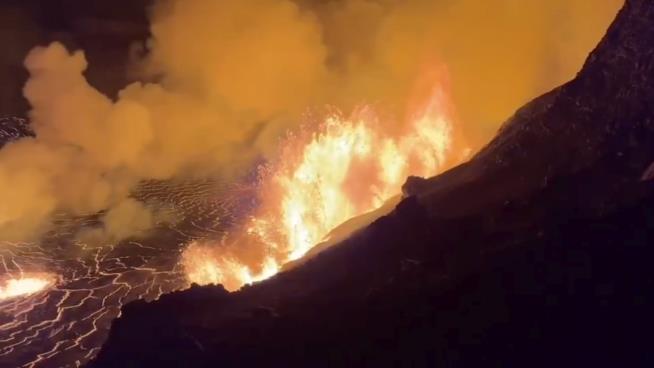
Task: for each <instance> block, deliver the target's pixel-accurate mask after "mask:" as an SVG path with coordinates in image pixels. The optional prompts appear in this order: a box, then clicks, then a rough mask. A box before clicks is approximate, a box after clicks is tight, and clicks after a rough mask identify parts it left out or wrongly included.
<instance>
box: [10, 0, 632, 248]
mask: <svg viewBox="0 0 654 368" xmlns="http://www.w3.org/2000/svg"><path fill="white" fill-rule="evenodd" d="M621 3H622V1H621V0H603V1H601V4H598V2H596V1H588V0H574V1H570V0H539V1H521V0H498V1H493V2H479V1H476V0H461V1H445V0H442V1H432V0H409V1H399V0H343V1H328V2H316V1H309V0H297V1H290V0H249V1H213V0H167V1H160V2H158V3H157V4H156V6H155V7H154V8H153V10H152V16H151V19H152V23H151V31H152V39H151V40H150V41H149V48H148V55H147V56H146V57H145V58H144V59H143V60H140V61H139V62H138V65H135V68H136V69H138V70H140V71H141V73H142V77H143V81H148V82H147V83H146V82H142V83H134V84H132V85H129V86H127V87H126V88H125V89H124V90H123V91H121V93H120V94H119V96H118V98H117V100H115V101H112V100H111V99H110V98H108V97H106V96H105V95H103V94H102V93H101V92H99V91H98V90H96V89H95V88H93V86H91V85H89V84H88V83H87V81H86V79H85V78H84V75H83V73H84V70H85V68H86V67H87V62H86V60H85V57H84V54H83V53H82V52H80V51H76V52H72V53H71V52H69V51H68V50H66V49H65V48H64V47H63V46H62V45H61V44H58V43H54V44H51V45H50V46H48V47H37V48H35V49H33V50H32V51H31V52H30V53H29V55H28V56H27V58H26V60H25V66H26V67H27V69H28V71H29V72H30V75H31V77H30V79H29V81H28V83H27V84H26V86H25V88H24V94H25V97H26V98H27V99H28V101H29V102H30V104H31V106H32V110H31V113H30V118H31V121H32V125H33V127H34V130H35V132H36V138H25V139H21V140H19V141H17V142H14V143H11V144H9V145H7V146H5V147H4V148H3V149H2V150H0V239H27V238H34V237H38V236H39V235H40V234H42V233H43V231H46V230H47V229H48V228H49V226H50V221H51V220H50V218H51V215H52V214H53V213H54V212H55V211H64V212H68V213H71V214H74V215H83V214H93V213H99V212H100V211H105V212H103V213H104V214H103V216H102V219H103V223H104V227H103V228H102V229H101V231H100V234H91V235H94V236H97V235H99V236H103V237H109V238H112V239H120V238H124V237H128V236H132V235H135V234H138V233H140V232H143V231H145V230H147V229H148V228H149V227H151V226H152V224H153V223H155V222H156V221H155V220H156V218H157V213H156V211H153V209H151V208H148V207H147V206H146V205H145V204H143V203H140V202H138V201H136V200H134V199H131V198H130V192H131V191H132V190H133V189H134V187H135V186H136V185H137V184H138V183H139V182H140V181H142V180H144V179H170V178H174V177H180V176H185V175H213V174H216V173H217V172H219V173H221V174H222V175H235V174H236V173H238V172H239V170H241V169H242V168H244V167H247V165H248V163H250V162H251V160H252V158H254V157H256V156H257V155H261V154H264V155H266V154H270V153H271V152H274V148H275V145H276V142H277V138H278V137H279V135H280V134H281V133H282V132H284V131H285V130H287V129H289V128H292V127H293V126H295V125H297V122H298V121H299V118H298V116H299V114H301V113H302V111H303V110H304V109H306V108H307V107H311V106H319V105H323V104H334V105H336V106H340V107H342V108H345V109H348V108H351V107H353V106H354V105H355V104H357V103H360V102H362V101H373V102H379V103H383V104H384V106H388V109H389V110H393V111H394V112H395V113H398V114H401V113H402V107H403V106H405V105H406V100H407V99H408V98H410V95H411V93H412V91H413V90H414V89H415V86H416V83H419V82H420V77H421V75H422V74H423V73H425V71H426V70H428V68H429V67H430V66H432V65H434V64H441V63H444V64H445V65H447V68H448V70H449V72H450V76H451V81H452V85H453V95H454V100H455V102H456V103H457V107H458V110H459V113H460V117H461V119H462V121H463V122H464V123H465V126H464V129H465V131H466V133H467V135H468V136H469V138H472V140H473V141H474V142H483V141H484V140H486V139H487V138H488V137H489V136H490V135H491V134H492V133H493V132H494V130H495V129H496V128H497V126H498V124H499V123H500V122H501V121H502V120H503V119H504V118H506V117H507V116H508V114H510V113H511V111H512V110H513V109H515V108H516V107H517V106H519V105H520V104H521V103H524V102H525V101H526V100H527V99H528V98H530V97H532V96H534V95H537V94H538V93H541V92H544V91H545V90H547V89H549V88H552V87H554V86H555V85H557V84H559V83H561V82H563V81H565V80H566V79H568V78H570V77H571V76H572V74H573V73H574V72H575V71H576V70H577V69H578V68H579V66H580V65H581V63H582V61H583V59H584V58H585V56H586V55H587V53H588V52H589V51H590V49H591V47H592V46H593V45H594V44H595V43H596V42H597V41H598V40H599V37H600V36H601V35H602V34H603V32H604V31H605V29H606V27H607V26H608V23H609V21H610V20H611V19H612V17H613V16H614V15H615V13H616V11H617V9H618V7H619V6H620V4H621ZM388 128H389V129H392V127H388ZM85 235H89V234H85Z"/></svg>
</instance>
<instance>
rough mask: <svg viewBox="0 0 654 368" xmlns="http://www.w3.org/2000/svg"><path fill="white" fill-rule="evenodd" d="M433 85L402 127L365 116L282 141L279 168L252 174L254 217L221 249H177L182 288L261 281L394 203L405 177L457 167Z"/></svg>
mask: <svg viewBox="0 0 654 368" xmlns="http://www.w3.org/2000/svg"><path fill="white" fill-rule="evenodd" d="M441 75H442V73H432V75H430V76H429V77H428V78H425V80H423V83H422V84H423V86H422V88H418V89H417V90H418V91H421V92H422V93H417V94H416V98H414V99H412V104H411V105H410V106H409V108H408V109H407V111H408V114H407V116H406V118H405V119H404V121H399V122H395V121H391V122H388V121H382V119H381V118H380V115H379V114H378V113H377V112H376V111H375V109H374V108H373V107H372V106H363V107H361V108H358V109H356V110H355V111H354V112H353V113H352V114H351V115H350V116H348V117H344V116H343V114H342V113H340V112H334V113H332V114H330V115H329V116H328V117H327V118H326V119H324V120H323V121H322V122H321V123H319V124H317V129H314V130H313V131H310V130H309V129H304V130H302V131H301V132H299V133H297V134H290V135H289V136H288V137H287V138H286V139H285V140H284V142H283V144H282V147H283V148H282V149H281V151H280V154H279V156H278V158H277V159H276V160H274V161H272V162H271V163H268V164H265V165H263V166H262V167H260V175H259V180H258V183H257V192H258V193H257V200H258V203H259V206H258V207H257V209H256V210H255V211H254V214H253V215H251V216H250V217H249V218H248V219H247V221H245V223H244V224H243V225H242V226H241V227H238V228H237V229H235V231H233V232H231V233H229V234H227V235H225V237H224V238H222V239H220V240H219V241H213V242H209V241H205V242H200V241H196V242H193V243H191V244H190V245H189V246H188V247H187V248H186V249H185V251H184V252H183V254H182V260H181V262H182V264H183V266H184V269H185V271H186V275H187V278H188V280H189V282H193V283H198V284H210V283H215V284H223V286H224V287H225V288H226V289H227V290H237V289H239V288H240V287H241V286H243V285H244V284H248V283H252V282H255V281H259V280H262V279H265V278H268V277H270V276H272V275H274V274H276V273H277V272H278V271H279V270H280V269H281V267H282V266H283V265H284V264H286V263H287V262H290V261H294V260H297V259H299V258H300V257H302V256H304V255H305V254H306V253H307V252H308V251H309V250H310V249H311V248H312V247H314V246H315V245H316V244H318V243H320V242H321V241H324V240H325V238H326V236H328V234H329V232H330V231H331V230H332V229H334V228H335V227H337V226H338V225H340V224H342V223H344V222H345V221H347V220H349V219H350V218H353V217H356V216H359V215H362V214H364V213H367V212H370V211H372V210H375V209H376V208H379V207H380V206H381V205H382V204H384V202H385V201H386V200H387V199H389V198H391V197H392V196H394V195H397V194H398V193H400V190H401V186H402V184H403V183H404V180H405V179H406V177H407V176H409V175H418V176H431V175H435V174H437V173H438V172H440V171H442V170H443V169H445V168H447V167H448V166H450V165H452V164H453V163H456V162H457V161H459V160H461V159H463V158H464V156H465V155H466V154H467V153H465V150H464V149H460V150H456V149H455V147H460V146H462V143H461V142H459V140H460V135H459V134H458V132H456V131H455V124H454V116H453V115H454V114H453V109H452V107H451V103H450V100H449V97H448V94H447V89H446V88H445V85H446V84H445V83H443V80H442V78H439V77H440V76H441ZM426 80H428V81H429V83H426V82H425V81H426ZM383 127H386V128H385V129H384V128H383ZM388 127H393V128H392V129H389V128H388ZM455 151H458V153H459V154H455V153H456V152H455Z"/></svg>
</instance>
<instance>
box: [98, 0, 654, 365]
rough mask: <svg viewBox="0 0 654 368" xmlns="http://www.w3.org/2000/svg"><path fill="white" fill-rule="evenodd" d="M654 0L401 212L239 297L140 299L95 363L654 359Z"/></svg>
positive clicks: (625, 13)
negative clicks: (653, 171)
mask: <svg viewBox="0 0 654 368" xmlns="http://www.w3.org/2000/svg"><path fill="white" fill-rule="evenodd" d="M652 161H654V3H653V2H651V1H650V0H627V2H626V4H625V6H624V8H623V9H622V10H621V12H620V13H619V15H618V17H617V19H616V20H615V21H614V23H613V24H612V26H611V27H610V29H609V31H608V33H607V35H606V36H605V37H604V38H603V40H602V41H601V43H600V45H599V46H598V47H597V49H596V50H595V51H593V52H592V54H591V55H590V57H589V58H588V60H587V62H586V64H585V65H584V67H583V70H582V71H581V72H580V73H579V74H578V76H577V77H576V78H575V79H574V80H573V81H571V82H569V83H567V84H565V85H563V86H561V87H559V88H557V89H555V90H553V91H551V92H550V93H547V94H546V95H544V96H542V97H539V98H537V99H535V100H534V101H532V102H531V103H529V104H527V105H526V106H525V107H523V108H522V109H520V110H519V111H518V112H517V113H516V114H515V116H513V117H512V118H511V119H510V120H509V121H508V122H507V123H506V124H505V125H504V127H503V128H502V129H501V130H500V132H499V134H498V135H497V137H496V138H495V139H494V140H493V141H492V142H491V143H490V144H489V145H488V146H487V147H486V148H484V149H483V150H482V151H481V152H480V153H479V154H477V155H476V156H475V157H474V158H473V159H472V160H471V161H470V162H468V163H466V164H464V165H461V166H459V167H457V168H454V169H453V170H450V171H449V172H446V173H444V174H442V175H440V176H438V177H434V178H430V179H426V180H425V179H417V178H410V179H409V180H408V181H407V183H406V185H405V187H404V189H405V195H406V197H405V199H404V200H403V201H402V202H401V203H400V204H399V205H398V206H397V208H396V209H395V210H394V211H393V212H391V213H390V214H389V215H387V216H385V217H382V218H380V219H378V220H377V221H375V222H374V223H373V224H372V225H370V226H369V227H367V228H366V229H364V230H362V231H360V232H358V233H356V234H355V235H353V236H352V237H350V238H349V239H348V240H346V241H343V242H342V243H340V244H338V245H335V246H333V247H331V248H329V249H327V250H325V251H323V252H321V253H319V254H318V255H317V256H315V257H313V258H312V259H310V260H308V261H307V262H305V263H304V264H303V265H301V266H299V267H297V268H295V269H292V270H290V271H286V272H284V273H281V274H279V275H277V276H276V277H274V278H272V279H270V280H267V281H265V282H262V283H259V284H256V285H254V286H249V287H246V288H244V289H242V290H241V291H239V292H236V293H232V294H229V293H227V292H225V291H224V290H223V289H222V288H221V287H220V286H207V287H198V286H196V287H193V288H191V289H189V290H186V291H183V292H176V293H173V294H169V295H165V296H163V297H161V298H160V299H159V300H158V301H156V302H152V303H146V302H142V301H137V302H133V303H131V304H128V305H127V306H126V307H125V308H124V309H123V314H122V317H121V318H119V319H117V320H115V321H114V323H113V327H112V330H111V332H110V337H109V340H108V341H107V342H106V344H105V345H104V347H103V349H102V351H101V352H100V354H99V355H98V356H97V359H96V360H95V361H94V362H92V363H91V366H92V367H153V366H156V367H164V366H166V367H167V366H180V367H181V366H184V367H187V366H188V367H203V366H211V367H230V366H260V365H261V366H262V365H265V366H311V367H316V366H355V365H356V366H461V367H462V366H466V367H469V366H480V365H482V364H484V365H488V364H491V365H493V366H501V367H507V366H516V367H524V366H551V365H557V366H572V365H583V366H607V365H609V366H614V365H617V364H619V365H620V366H631V367H633V366H651V365H652V363H654V356H652V353H651V347H650V339H651V338H650V335H651V333H652V331H654V330H653V329H652V327H653V326H652V325H653V323H652V322H654V317H653V316H652V310H653V308H654V293H653V292H652V288H653V287H654V269H653V268H652V267H651V262H652V257H653V256H654V249H653V248H652V244H651V239H652V238H653V237H654V211H652V208H654V183H653V182H650V181H648V180H642V178H643V173H644V172H645V171H646V169H647V168H648V167H649V165H650V164H651V162H652Z"/></svg>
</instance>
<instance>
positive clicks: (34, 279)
mask: <svg viewBox="0 0 654 368" xmlns="http://www.w3.org/2000/svg"><path fill="white" fill-rule="evenodd" d="M53 284H54V277H53V276H52V275H45V274H39V275H29V276H23V277H20V278H10V279H7V280H4V282H2V283H0V301H3V300H7V299H12V298H17V297H22V296H27V295H31V294H35V293H38V292H39V291H42V290H45V289H46V288H48V287H50V286H52V285H53Z"/></svg>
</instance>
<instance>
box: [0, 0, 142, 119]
mask: <svg viewBox="0 0 654 368" xmlns="http://www.w3.org/2000/svg"><path fill="white" fill-rule="evenodd" d="M150 2H151V1H149V0H129V1H115V0H93V1H87V0H5V1H2V2H1V3H0V24H1V25H2V26H1V28H0V42H1V43H2V45H3V52H2V53H0V80H2V84H0V115H7V114H14V115H21V116H24V115H25V113H26V111H27V108H28V106H27V103H26V101H25V100H24V99H23V97H22V93H21V89H22V86H23V84H24V83H25V80H26V78H27V72H26V71H25V70H24V68H23V59H24V58H25V55H26V54H27V52H28V51H29V50H30V49H31V48H32V47H34V46H35V45H38V44H41V45H46V44H48V43H49V42H51V41H55V40H57V41H61V42H63V43H64V44H65V45H66V46H68V48H69V49H83V50H84V51H85V52H86V55H87V59H88V60H89V64H90V68H89V70H88V71H87V77H88V79H89V81H90V82H91V84H93V85H94V86H96V87H97V88H98V89H100V90H101V91H103V92H105V93H108V94H110V95H114V94H115V93H116V92H117V91H118V90H119V89H120V88H121V87H123V86H125V83H126V82H127V79H128V77H127V75H128V73H127V72H126V65H127V61H128V60H129V55H130V50H131V47H132V45H133V44H134V43H135V42H136V43H138V40H144V39H146V38H147V34H148V25H147V15H146V14H147V8H148V6H149V3H150Z"/></svg>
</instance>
